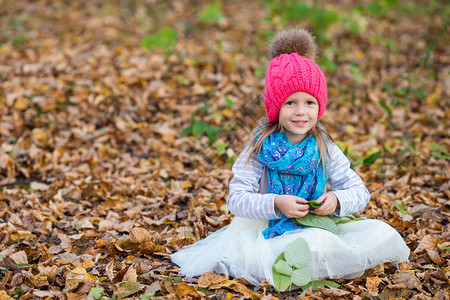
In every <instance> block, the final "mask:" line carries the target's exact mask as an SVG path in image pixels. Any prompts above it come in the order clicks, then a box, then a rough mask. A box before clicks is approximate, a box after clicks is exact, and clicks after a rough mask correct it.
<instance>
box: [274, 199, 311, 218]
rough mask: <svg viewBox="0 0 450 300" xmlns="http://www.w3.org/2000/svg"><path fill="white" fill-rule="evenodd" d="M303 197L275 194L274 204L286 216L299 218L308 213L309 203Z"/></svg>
mask: <svg viewBox="0 0 450 300" xmlns="http://www.w3.org/2000/svg"><path fill="white" fill-rule="evenodd" d="M306 202H307V201H306V200H305V199H303V198H300V197H297V196H292V195H276V196H275V200H274V204H275V208H278V209H279V210H280V211H281V212H282V213H283V215H285V216H286V217H288V218H301V217H304V216H306V214H307V213H308V209H309V205H307V204H304V203H306Z"/></svg>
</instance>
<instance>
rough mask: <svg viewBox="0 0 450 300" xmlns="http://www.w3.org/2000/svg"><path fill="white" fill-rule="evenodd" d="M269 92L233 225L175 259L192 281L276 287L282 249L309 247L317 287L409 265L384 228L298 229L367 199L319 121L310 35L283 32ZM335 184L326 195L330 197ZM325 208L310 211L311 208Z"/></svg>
mask: <svg viewBox="0 0 450 300" xmlns="http://www.w3.org/2000/svg"><path fill="white" fill-rule="evenodd" d="M270 53H271V56H272V60H271V61H270V64H269V67H268V71H267V75H266V85H265V93H264V104H265V108H266V114H267V119H266V120H265V121H264V122H262V123H261V124H260V125H259V126H258V127H257V128H256V129H255V130H254V132H253V134H252V135H251V137H250V141H249V143H248V145H247V147H246V149H245V150H244V151H243V152H242V153H241V155H240V156H239V158H238V160H237V161H236V163H235V164H234V166H233V169H232V170H233V173H234V177H233V179H232V180H231V182H230V194H229V196H228V199H227V205H228V208H229V210H230V212H232V213H233V214H234V215H235V218H234V219H233V221H232V222H231V223H230V225H228V226H226V227H224V228H222V229H220V230H218V231H216V232H215V233H213V234H211V235H210V236H208V237H207V238H205V239H203V240H201V241H198V242H197V243H195V244H193V245H189V246H186V247H184V248H183V249H182V250H180V251H178V252H177V253H174V254H172V255H171V258H172V261H173V262H174V263H176V264H177V265H179V266H180V274H181V275H185V276H188V277H193V276H199V275H202V274H203V273H205V272H212V271H215V272H216V273H222V274H225V275H227V276H228V275H231V276H233V277H237V278H240V277H243V278H245V279H246V280H247V281H249V282H251V283H252V284H255V285H258V284H259V283H260V282H261V281H263V280H264V279H266V280H268V281H269V282H270V283H271V284H273V274H272V266H273V265H274V262H275V260H276V259H277V257H278V256H279V255H280V253H282V252H283V251H284V250H285V248H286V246H287V245H289V244H290V243H292V242H294V241H295V240H297V239H298V238H303V239H304V240H305V241H306V242H307V244H308V246H309V249H310V256H311V260H310V261H309V263H308V265H307V267H306V268H307V270H309V271H310V272H311V274H312V279H313V280H318V279H324V278H330V279H333V278H347V279H349V278H355V277H358V276H361V275H362V274H363V272H364V270H366V269H368V268H371V267H373V266H375V265H377V264H381V263H385V262H392V263H395V264H396V263H399V262H401V261H407V260H408V256H409V248H408V247H407V246H406V245H405V243H404V241H403V239H402V237H401V236H400V235H399V234H398V233H397V231H395V229H394V228H392V227H390V226H389V225H387V224H386V223H384V222H382V221H378V220H361V221H352V222H348V223H345V224H338V225H337V227H338V229H339V234H334V233H332V232H330V231H327V230H324V229H319V228H313V227H306V226H302V225H298V224H297V223H294V222H293V221H292V218H302V217H305V216H306V215H307V214H314V215H320V216H325V215H332V214H334V215H337V216H348V215H351V214H353V213H356V212H358V211H360V210H362V209H363V208H364V207H365V206H366V204H367V203H368V201H369V198H370V194H369V192H368V190H367V189H366V187H365V186H364V183H363V182H362V180H361V178H360V177H359V176H358V175H357V174H356V173H355V172H354V171H353V170H352V169H351V168H350V162H349V161H348V159H347V158H346V157H345V155H344V154H343V153H342V152H341V151H340V149H339V148H338V147H337V146H336V145H335V144H334V143H333V142H332V138H331V136H330V135H329V134H328V132H327V131H326V130H325V129H324V128H323V127H322V125H321V124H320V123H319V122H318V121H319V119H320V117H322V115H323V114H324V112H325V106H326V103H327V87H326V83H325V77H324V74H323V73H322V71H321V70H320V68H319V66H318V65H317V64H316V63H314V61H313V60H314V58H315V55H316V45H315V42H314V39H313V37H312V36H311V35H310V34H309V33H308V32H307V31H304V30H301V29H300V30H298V29H290V30H285V31H282V32H280V33H279V34H278V35H276V37H275V38H274V39H273V41H272V43H271V46H270ZM327 182H328V183H329V187H330V190H331V191H330V192H327V191H326V187H325V186H326V183H327ZM311 200H316V202H317V203H319V204H320V205H321V206H320V207H319V208H316V209H314V210H311V209H310V207H309V205H308V204H307V202H308V201H311Z"/></svg>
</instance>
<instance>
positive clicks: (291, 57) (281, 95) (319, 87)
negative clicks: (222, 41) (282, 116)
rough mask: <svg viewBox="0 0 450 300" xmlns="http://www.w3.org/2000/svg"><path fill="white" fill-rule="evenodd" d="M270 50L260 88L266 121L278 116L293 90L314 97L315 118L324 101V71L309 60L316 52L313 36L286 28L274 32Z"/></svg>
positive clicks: (325, 94)
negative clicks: (262, 84) (263, 82)
mask: <svg viewBox="0 0 450 300" xmlns="http://www.w3.org/2000/svg"><path fill="white" fill-rule="evenodd" d="M270 52H271V57H272V60H271V61H270V64H269V68H268V70H267V74H266V86H265V89H264V105H265V107H266V114H267V118H268V119H269V122H275V121H277V120H278V115H279V112H280V108H281V106H282V105H283V103H284V101H285V100H286V99H287V98H288V97H289V96H290V95H291V94H293V93H295V92H306V93H308V94H311V95H312V96H314V97H315V98H316V99H317V101H318V102H319V114H318V116H317V120H319V119H320V117H322V115H323V114H324V112H325V106H326V104H327V85H326V83H325V75H324V74H323V72H322V70H320V68H319V66H318V65H317V64H316V63H315V62H314V61H313V60H314V58H315V56H316V52H317V46H316V44H315V42H314V38H313V37H312V36H311V34H310V33H309V32H307V31H305V30H303V29H288V30H285V31H282V32H280V33H278V34H277V35H276V36H275V38H274V39H273V40H272V42H271V45H270Z"/></svg>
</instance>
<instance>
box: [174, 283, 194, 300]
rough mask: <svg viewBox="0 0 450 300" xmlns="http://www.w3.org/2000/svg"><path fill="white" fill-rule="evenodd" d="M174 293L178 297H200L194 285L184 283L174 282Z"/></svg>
mask: <svg viewBox="0 0 450 300" xmlns="http://www.w3.org/2000/svg"><path fill="white" fill-rule="evenodd" d="M173 287H174V289H175V294H176V295H177V297H178V298H179V299H200V298H201V297H200V295H199V294H198V292H197V291H196V290H195V288H194V287H192V286H190V285H187V284H186V283H179V284H175V285H174V286H173Z"/></svg>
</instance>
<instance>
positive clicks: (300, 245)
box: [284, 238, 311, 268]
mask: <svg viewBox="0 0 450 300" xmlns="http://www.w3.org/2000/svg"><path fill="white" fill-rule="evenodd" d="M284 257H285V258H286V262H287V263H288V264H289V265H290V266H294V267H296V268H303V267H306V265H308V263H309V261H310V260H311V250H309V246H308V243H306V241H305V240H304V239H303V238H298V239H296V240H295V241H293V242H292V243H290V244H289V245H287V246H286V249H285V250H284Z"/></svg>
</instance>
